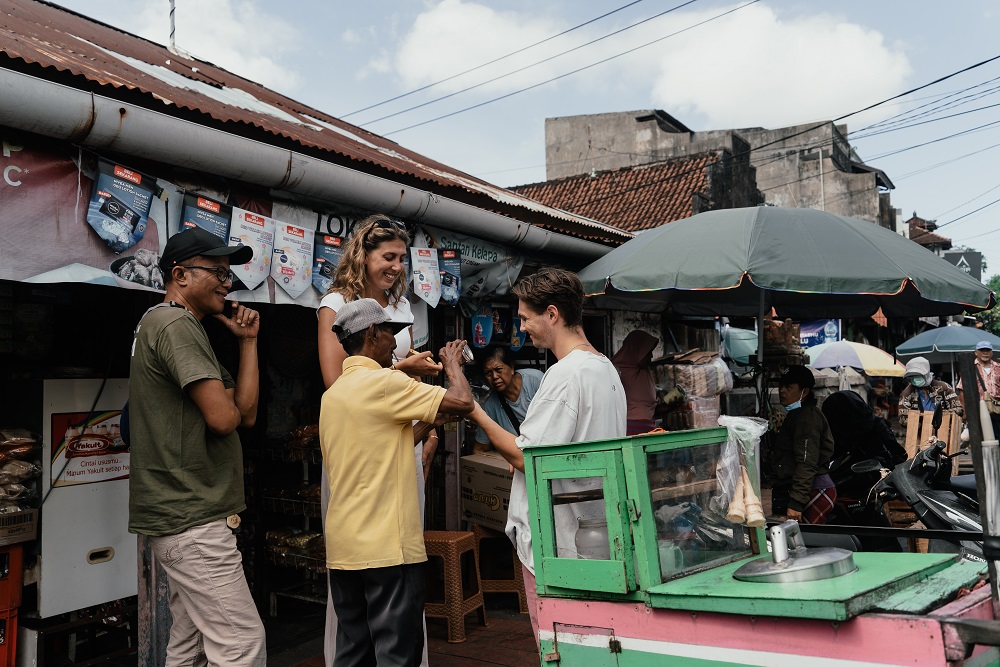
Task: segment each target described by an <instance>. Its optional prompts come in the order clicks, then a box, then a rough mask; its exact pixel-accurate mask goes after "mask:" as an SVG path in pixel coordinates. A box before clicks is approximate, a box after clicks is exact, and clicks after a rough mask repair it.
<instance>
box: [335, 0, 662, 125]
mask: <svg viewBox="0 0 1000 667" xmlns="http://www.w3.org/2000/svg"><path fill="white" fill-rule="evenodd" d="M643 1H644V0H633V2H630V3H628V4H625V5H622V6H621V7H619V8H618V9H612V10H611V11H610V12H606V13H604V14H601V15H600V16H598V17H595V18H592V19H590V20H589V21H584V22H583V23H580V24H579V25H575V26H573V27H572V28H567V29H566V30H563V31H562V32H559V33H556V34H555V35H552V36H551V37H546V38H545V39H543V40H540V41H537V42H535V43H534V44H529V45H527V46H524V47H521V48H520V49H517V50H516V51H511V52H510V53H507V54H505V55H502V56H500V57H498V58H494V59H493V60H490V61H487V62H485V63H483V64H481V65H476V66H475V67H470V68H469V69H467V70H464V71H462V72H459V73H458V74H452V75H451V76H449V77H445V78H444V79H439V80H437V81H435V82H433V83H428V84H427V85H425V86H421V87H420V88H414V89H413V90H411V91H409V92H407V93H402V94H400V95H396V96H395V97H390V98H389V99H387V100H382V101H381V102H376V103H375V104H370V105H368V106H366V107H365V108H363V109H358V110H357V111H352V112H350V113H347V114H344V115H343V116H340V118H348V117H350V116H354V115H357V114H359V113H361V112H363V111H368V110H369V109H374V108H376V107H380V106H383V105H385V104H388V103H389V102H395V101H396V100H401V99H403V98H404V97H409V96H410V95H413V94H414V93H419V92H421V91H424V90H427V89H428V88H433V87H434V86H437V85H440V84H442V83H445V82H447V81H451V80H452V79H457V78H458V77H460V76H464V75H466V74H469V73H470V72H475V71H476V70H479V69H482V68H484V67H487V66H489V65H492V64H493V63H498V62H500V61H501V60H505V59H507V58H510V57H511V56H516V55H517V54H519V53H523V52H525V51H527V50H529V49H533V48H535V47H536V46H540V45H542V44H544V43H545V42H550V41H552V40H553V39H556V38H557V37H562V36H563V35H568V34H569V33H571V32H573V31H574V30H579V29H580V28H583V27H584V26H588V25H590V24H591V23H595V22H597V21H600V20H601V19H604V18H607V17H609V16H611V15H612V14H616V13H618V12H620V11H622V10H623V9H628V8H629V7H631V6H633V5H637V4H639V3H640V2H643ZM372 122H374V121H372Z"/></svg>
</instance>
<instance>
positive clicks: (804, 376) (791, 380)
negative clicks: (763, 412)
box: [778, 364, 816, 389]
mask: <svg viewBox="0 0 1000 667" xmlns="http://www.w3.org/2000/svg"><path fill="white" fill-rule="evenodd" d="M790 384H797V385H799V387H800V388H802V389H812V388H813V387H814V386H815V385H816V378H815V377H814V376H813V374H812V371H811V370H809V369H808V368H806V367H805V366H801V365H799V364H794V365H792V366H789V367H788V368H786V369H785V372H784V373H782V374H781V375H780V376H778V386H779V387H787V386H788V385H790Z"/></svg>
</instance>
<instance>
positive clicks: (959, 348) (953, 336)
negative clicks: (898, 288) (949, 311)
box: [896, 326, 1000, 364]
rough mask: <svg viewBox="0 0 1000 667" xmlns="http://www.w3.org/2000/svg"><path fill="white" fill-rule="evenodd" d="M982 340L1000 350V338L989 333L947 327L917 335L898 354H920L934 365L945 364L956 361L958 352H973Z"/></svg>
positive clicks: (898, 350) (967, 328)
mask: <svg viewBox="0 0 1000 667" xmlns="http://www.w3.org/2000/svg"><path fill="white" fill-rule="evenodd" d="M981 340H986V341H989V342H990V343H992V344H993V349H994V350H1000V336H995V335H993V334H991V333H990V332H989V331H983V330H982V329H976V328H974V327H963V326H946V327H937V328H936V329H928V330H927V331H925V332H923V333H919V334H917V335H916V336H914V337H913V338H910V339H909V340H907V341H906V342H904V343H903V344H901V345H900V346H899V347H897V348H896V354H897V355H899V356H901V357H912V356H916V355H918V354H919V355H920V356H921V357H926V358H927V360H928V361H929V362H931V363H932V364H937V363H944V362H948V361H954V359H955V354H956V353H958V352H973V351H974V350H975V349H976V344H977V343H978V342H979V341H981Z"/></svg>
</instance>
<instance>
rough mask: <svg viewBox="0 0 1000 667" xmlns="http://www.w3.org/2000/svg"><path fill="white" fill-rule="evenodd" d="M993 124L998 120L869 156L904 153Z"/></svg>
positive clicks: (874, 158)
mask: <svg viewBox="0 0 1000 667" xmlns="http://www.w3.org/2000/svg"><path fill="white" fill-rule="evenodd" d="M994 125H1000V120H995V121H993V122H991V123H985V124H983V125H977V126H976V127H973V128H969V129H968V130H962V131H961V132H956V133H954V134H949V135H947V136H944V137H938V138H937V139H931V140H930V141H925V142H923V143H922V144H914V145H912V146H907V147H906V148H900V149H898V150H894V151H889V152H888V153H882V154H881V155H876V156H875V157H873V158H871V159H872V160H881V159H883V158H887V157H890V156H892V155H899V154H900V153H905V152H907V151H912V150H913V149H915V148H923V147H924V146H930V145H931V144H936V143H939V142H941V141H945V140H947V139H954V138H955V137H961V136H963V135H966V134H972V133H973V132H978V131H980V130H985V129H986V128H989V127H993V126H994Z"/></svg>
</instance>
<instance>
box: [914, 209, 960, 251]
mask: <svg viewBox="0 0 1000 667" xmlns="http://www.w3.org/2000/svg"><path fill="white" fill-rule="evenodd" d="M906 224H907V225H908V227H909V230H910V234H909V238H910V240H911V241H913V242H914V243H919V244H920V245H922V246H934V245H943V246H945V247H946V248H950V247H951V239H950V238H948V237H947V236H941V235H940V234H936V233H935V232H934V230H935V229H937V222H935V221H934V220H924V219H923V218H918V217H917V216H913V217H912V218H910V219H909V220H907V221H906Z"/></svg>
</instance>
